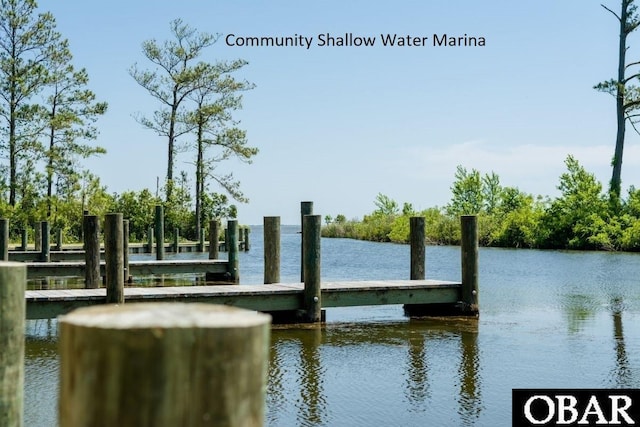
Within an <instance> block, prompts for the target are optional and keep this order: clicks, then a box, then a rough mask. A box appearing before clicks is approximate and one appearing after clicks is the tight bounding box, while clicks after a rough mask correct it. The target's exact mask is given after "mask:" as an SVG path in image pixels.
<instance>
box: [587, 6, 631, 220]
mask: <svg viewBox="0 0 640 427" xmlns="http://www.w3.org/2000/svg"><path fill="white" fill-rule="evenodd" d="M634 2H635V0H621V1H620V14H617V13H615V12H614V11H613V10H611V9H610V8H608V7H607V6H605V5H602V7H603V8H604V9H606V10H607V11H609V12H610V13H611V14H612V15H613V16H615V18H616V19H617V20H618V23H619V45H618V76H617V78H616V79H611V80H607V81H605V82H601V83H599V84H597V85H596V86H594V88H595V89H596V90H599V91H601V92H605V93H609V94H611V95H613V96H614V97H615V99H616V124H617V130H616V146H615V152H614V155H613V160H612V162H611V164H612V166H613V171H612V174H611V181H610V183H609V200H610V204H611V206H612V207H613V208H614V209H615V210H616V211H617V210H619V207H620V191H621V190H620V187H621V184H622V178H621V176H622V155H623V151H624V139H625V125H626V121H627V120H629V121H630V122H631V124H632V125H633V126H634V127H635V123H636V122H637V120H638V117H640V115H639V114H637V113H636V111H637V110H638V109H640V89H639V88H638V86H636V85H633V84H631V81H633V80H636V79H637V78H638V77H639V76H640V73H633V74H632V75H627V71H628V70H629V68H631V67H634V66H637V65H640V62H631V63H628V62H627V58H626V55H627V51H628V50H629V47H628V45H627V38H628V36H629V35H630V34H631V33H633V32H634V31H635V30H637V29H638V25H640V19H639V16H638V13H637V5H636V4H634Z"/></svg>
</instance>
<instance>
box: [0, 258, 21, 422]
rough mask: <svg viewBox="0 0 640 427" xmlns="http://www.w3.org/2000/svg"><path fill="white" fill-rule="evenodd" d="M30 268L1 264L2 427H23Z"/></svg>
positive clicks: (9, 263) (0, 360) (0, 406)
mask: <svg viewBox="0 0 640 427" xmlns="http://www.w3.org/2000/svg"><path fill="white" fill-rule="evenodd" d="M26 283H27V267H26V265H24V264H22V263H17V262H1V263H0V341H1V342H2V351H1V352H0V425H2V426H22V424H23V420H22V418H23V415H22V414H23V407H24V397H23V396H24V324H25V315H26V303H25V299H24V291H25V288H26Z"/></svg>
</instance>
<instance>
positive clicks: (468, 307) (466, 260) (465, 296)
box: [460, 215, 479, 315]
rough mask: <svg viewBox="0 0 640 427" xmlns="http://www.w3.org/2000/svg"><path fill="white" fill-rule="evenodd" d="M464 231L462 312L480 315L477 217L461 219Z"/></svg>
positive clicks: (463, 217) (467, 216) (464, 216)
mask: <svg viewBox="0 0 640 427" xmlns="http://www.w3.org/2000/svg"><path fill="white" fill-rule="evenodd" d="M460 226H461V230H462V243H461V266H462V304H463V307H462V311H463V313H464V314H466V315H478V313H479V307H478V219H477V217H476V216H475V215H463V216H462V217H460Z"/></svg>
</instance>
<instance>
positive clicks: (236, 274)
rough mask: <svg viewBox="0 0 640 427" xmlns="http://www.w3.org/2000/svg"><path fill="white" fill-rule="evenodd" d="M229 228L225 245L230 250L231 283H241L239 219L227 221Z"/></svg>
mask: <svg viewBox="0 0 640 427" xmlns="http://www.w3.org/2000/svg"><path fill="white" fill-rule="evenodd" d="M227 230H228V233H227V235H228V236H229V239H228V241H227V242H225V245H226V246H227V251H228V252H229V254H228V255H229V280H230V281H231V283H239V282H240V270H239V268H238V262H239V255H240V254H239V253H238V251H239V248H238V221H237V220H235V219H230V220H229V221H227Z"/></svg>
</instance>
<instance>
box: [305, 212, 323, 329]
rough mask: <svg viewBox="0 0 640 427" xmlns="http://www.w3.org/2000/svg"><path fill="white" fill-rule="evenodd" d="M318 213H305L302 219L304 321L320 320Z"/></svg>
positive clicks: (320, 223) (319, 220)
mask: <svg viewBox="0 0 640 427" xmlns="http://www.w3.org/2000/svg"><path fill="white" fill-rule="evenodd" d="M321 221H322V220H321V218H320V215H305V216H304V217H303V219H302V235H303V237H302V241H303V244H304V246H303V248H302V254H303V261H304V266H305V268H304V292H303V296H302V304H303V311H304V319H303V320H304V321H306V322H320V321H322V300H321V292H320V227H321V225H322V222H321Z"/></svg>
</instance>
